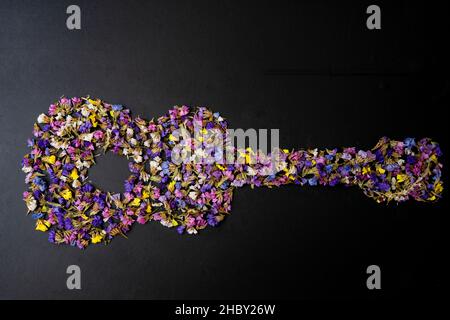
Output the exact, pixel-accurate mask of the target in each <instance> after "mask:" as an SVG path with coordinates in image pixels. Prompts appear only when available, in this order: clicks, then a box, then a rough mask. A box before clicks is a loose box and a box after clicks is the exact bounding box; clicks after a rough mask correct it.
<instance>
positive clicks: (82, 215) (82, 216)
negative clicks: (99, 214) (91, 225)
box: [81, 213, 89, 220]
mask: <svg viewBox="0 0 450 320" xmlns="http://www.w3.org/2000/svg"><path fill="white" fill-rule="evenodd" d="M81 218H83V220H87V219H89V218H88V217H87V216H86V215H85V214H84V213H82V214H81Z"/></svg>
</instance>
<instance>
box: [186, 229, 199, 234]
mask: <svg viewBox="0 0 450 320" xmlns="http://www.w3.org/2000/svg"><path fill="white" fill-rule="evenodd" d="M187 233H189V234H197V233H198V231H197V229H195V228H188V229H187Z"/></svg>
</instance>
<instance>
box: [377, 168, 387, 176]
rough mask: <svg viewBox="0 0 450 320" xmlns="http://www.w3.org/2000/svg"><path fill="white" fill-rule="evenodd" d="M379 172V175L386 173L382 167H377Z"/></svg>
mask: <svg viewBox="0 0 450 320" xmlns="http://www.w3.org/2000/svg"><path fill="white" fill-rule="evenodd" d="M377 172H378V173H379V174H383V173H385V172H386V170H384V169H383V168H382V167H377Z"/></svg>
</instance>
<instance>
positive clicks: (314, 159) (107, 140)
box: [22, 97, 443, 248]
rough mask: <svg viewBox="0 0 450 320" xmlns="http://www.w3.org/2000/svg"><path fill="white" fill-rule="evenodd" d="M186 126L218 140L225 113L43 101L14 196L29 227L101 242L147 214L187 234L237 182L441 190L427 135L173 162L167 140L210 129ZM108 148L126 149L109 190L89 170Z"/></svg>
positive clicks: (378, 196) (402, 195) (391, 192)
mask: <svg viewBox="0 0 450 320" xmlns="http://www.w3.org/2000/svg"><path fill="white" fill-rule="evenodd" d="M195 126H199V127H200V128H202V131H205V134H206V132H208V131H212V132H215V134H216V135H217V132H219V135H221V134H223V137H222V138H223V140H224V141H227V136H226V130H227V122H226V121H225V119H224V118H222V117H221V116H220V114H218V113H213V112H212V111H211V110H209V109H208V108H205V107H197V108H191V107H188V106H177V107H174V108H173V109H171V110H169V112H168V114H166V115H164V116H162V117H159V118H158V119H156V120H155V119H152V120H151V121H147V120H144V119H142V118H140V117H137V118H132V116H131V112H130V110H129V109H126V108H124V107H123V106H122V105H117V104H108V103H106V102H104V101H101V100H99V99H91V98H89V97H87V98H78V97H74V98H71V99H68V98H61V99H60V100H59V101H57V102H55V103H53V104H51V105H50V107H49V110H48V113H47V114H41V115H40V116H39V117H38V119H37V123H35V124H34V129H33V138H32V139H29V141H28V146H29V147H30V149H31V151H30V152H29V153H28V154H27V155H25V157H24V158H23V160H22V170H23V171H24V172H25V173H26V179H25V182H26V183H27V184H28V190H27V191H26V192H24V194H23V199H24V201H25V203H26V205H27V208H28V212H29V213H30V214H31V216H32V217H33V219H35V220H36V230H39V231H43V232H48V235H49V237H48V239H49V241H50V242H52V243H55V244H69V245H72V246H77V247H79V248H85V247H86V246H88V245H89V244H90V243H108V242H109V241H111V239H112V238H114V237H115V236H117V235H123V236H125V234H126V233H127V232H128V231H129V230H130V228H131V226H132V225H133V224H134V223H136V222H137V223H140V224H145V223H147V222H148V221H151V220H154V221H159V222H160V223H161V224H162V225H164V226H166V227H173V228H175V229H176V230H177V231H178V232H179V233H180V234H181V233H185V232H186V233H189V234H196V233H197V232H198V231H199V230H201V229H204V228H205V227H207V226H216V225H218V224H219V223H220V222H221V221H222V220H223V219H224V217H225V216H226V215H228V214H229V213H230V211H231V201H232V196H233V191H234V189H235V188H238V187H241V186H244V185H250V186H252V187H260V186H266V187H278V186H281V185H286V184H296V185H310V186H316V185H322V186H336V185H339V184H344V185H349V186H350V185H355V186H358V187H360V188H361V189H362V190H363V191H364V193H365V194H366V195H367V196H368V197H370V198H373V199H375V200H376V201H377V202H389V201H396V202H402V201H405V200H407V199H409V198H413V199H415V200H418V201H427V202H433V201H436V200H437V199H438V198H439V197H441V194H442V191H443V184H442V181H441V168H442V164H441V163H439V161H438V157H439V156H441V150H440V148H439V145H438V144H437V143H435V142H432V141H431V140H430V139H426V138H425V139H421V140H419V141H416V140H414V139H412V138H408V139H405V140H404V141H394V140H390V139H388V138H382V139H381V140H380V141H379V142H378V144H377V145H376V146H375V147H374V148H373V149H372V150H370V151H362V150H356V149H355V148H341V149H337V148H336V149H326V150H317V149H312V150H292V151H290V150H286V149H284V150H273V151H272V153H271V154H269V155H266V154H263V153H261V152H259V151H256V150H251V149H249V148H247V149H245V150H240V149H236V148H233V147H232V146H228V150H231V153H232V154H233V155H237V157H238V158H239V159H241V160H242V161H238V162H233V163H224V162H221V161H216V162H214V161H212V162H208V163H203V162H200V163H199V162H195V161H194V162H182V163H178V164H177V163H175V162H174V161H173V158H174V148H175V146H179V145H183V146H184V148H187V149H188V150H189V151H191V150H194V147H195V146H196V145H199V144H200V145H202V143H204V142H206V141H205V140H208V139H210V138H211V137H208V135H207V134H206V135H200V136H198V135H195V134H193V135H191V136H189V138H187V139H182V137H181V136H180V135H179V134H176V132H177V131H179V130H180V129H183V130H185V131H186V132H188V133H194V132H193V131H194V127H195ZM108 151H111V152H113V153H115V154H118V155H120V156H126V157H127V158H128V159H130V162H129V170H130V176H129V178H128V179H127V180H126V181H125V184H124V191H125V192H124V193H116V194H111V193H110V192H108V191H104V190H101V189H99V188H97V187H96V186H95V185H94V184H93V183H92V182H90V181H89V179H88V169H89V168H90V167H92V166H93V165H95V158H96V157H97V156H99V155H100V154H101V153H102V152H103V153H105V152H108ZM217 155H220V156H222V153H220V152H218V151H217V150H216V153H215V154H214V152H213V156H214V157H215V159H217ZM274 155H276V157H277V162H276V164H275V167H274V163H273V161H271V160H272V159H273V156H274ZM198 156H199V154H198V153H196V152H194V153H193V154H192V156H191V158H195V157H198Z"/></svg>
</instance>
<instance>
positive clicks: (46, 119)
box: [37, 113, 50, 123]
mask: <svg viewBox="0 0 450 320" xmlns="http://www.w3.org/2000/svg"><path fill="white" fill-rule="evenodd" d="M37 121H38V123H49V122H50V118H49V117H48V116H47V115H46V114H45V113H41V114H40V115H39V117H38V118H37Z"/></svg>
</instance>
